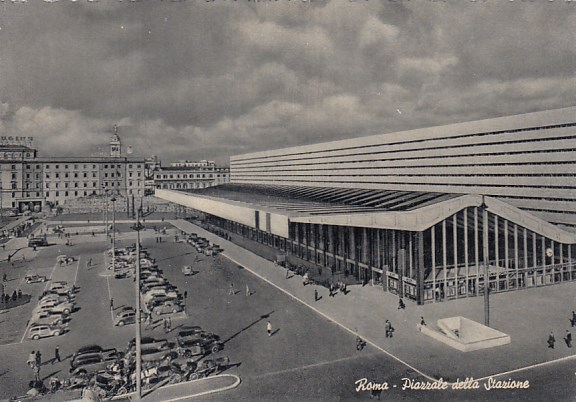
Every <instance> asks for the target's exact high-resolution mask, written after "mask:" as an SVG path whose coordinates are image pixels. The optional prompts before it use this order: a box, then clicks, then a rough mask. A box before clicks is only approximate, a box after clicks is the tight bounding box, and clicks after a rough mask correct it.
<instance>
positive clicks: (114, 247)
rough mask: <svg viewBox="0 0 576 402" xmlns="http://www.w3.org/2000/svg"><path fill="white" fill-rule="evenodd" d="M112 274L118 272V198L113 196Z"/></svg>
mask: <svg viewBox="0 0 576 402" xmlns="http://www.w3.org/2000/svg"><path fill="white" fill-rule="evenodd" d="M110 201H112V273H115V272H116V197H114V196H112V198H111V199H110Z"/></svg>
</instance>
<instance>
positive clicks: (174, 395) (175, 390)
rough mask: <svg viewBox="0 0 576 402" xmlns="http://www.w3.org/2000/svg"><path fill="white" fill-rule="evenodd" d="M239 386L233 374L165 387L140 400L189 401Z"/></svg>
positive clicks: (158, 401) (238, 380)
mask: <svg viewBox="0 0 576 402" xmlns="http://www.w3.org/2000/svg"><path fill="white" fill-rule="evenodd" d="M239 384H240V377H238V376H235V375H233V374H221V375H217V376H213V377H206V378H200V379H198V380H194V381H187V382H181V383H179V384H174V385H165V386H163V387H161V388H158V389H157V390H154V391H153V392H150V393H149V394H146V393H144V395H143V397H142V400H143V401H145V402H169V401H178V400H189V399H190V398H197V397H200V396H204V395H209V394H213V393H216V392H221V391H226V390H229V389H232V388H236V387H237V386H238V385H239Z"/></svg>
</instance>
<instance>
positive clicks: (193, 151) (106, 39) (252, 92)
mask: <svg viewBox="0 0 576 402" xmlns="http://www.w3.org/2000/svg"><path fill="white" fill-rule="evenodd" d="M0 7H2V13H1V14H0V27H2V30H1V31H0V40H1V41H2V50H1V53H0V71H2V74H0V132H4V133H10V135H26V136H30V135H33V136H35V137H36V139H37V144H38V145H39V146H41V154H42V155H50V154H52V153H54V154H71V155H72V154H83V153H84V154H90V153H92V152H94V149H97V148H98V147H102V146H106V145H107V142H108V136H109V131H110V129H111V127H112V126H113V125H114V124H119V125H120V126H121V136H122V140H123V141H124V143H125V144H127V145H132V146H133V147H134V149H135V152H136V153H139V154H142V155H147V154H157V155H159V156H160V157H161V158H162V159H165V160H166V159H167V160H171V159H216V160H220V161H226V160H227V158H228V157H229V156H230V155H234V154H238V153H243V152H251V151H253V150H262V149H268V148H281V147H284V146H291V145H297V144H300V143H313V142H319V141H329V140H333V139H339V138H350V137H356V136H363V135H370V134H376V133H383V132H390V131H397V130H404V129H410V128H416V127H421V126H428V125H438V124H446V123H452V122H459V121H466V120H471V119H476V118H489V117H497V116H501V115H505V114H516V113H523V112H530V111H535V110H543V109H548V108H556V107H564V106H570V105H573V104H574V100H573V95H572V94H571V92H570V89H571V88H574V86H575V82H574V67H573V65H574V60H575V59H576V49H575V47H574V43H575V41H576V36H575V35H576V34H575V32H576V16H575V15H574V13H573V12H571V11H573V8H570V4H567V3H565V2H534V3H531V2H522V4H520V2H460V1H452V0H448V1H446V2H416V1H410V2H376V1H370V2H364V1H356V2H349V1H322V2H317V1H314V2H306V3H304V2H287V1H282V2H258V3H256V2H221V3H219V4H212V2H209V3H205V2H191V1H186V2H160V1H158V2H133V3H132V2H127V1H125V2H115V1H111V2H93V3H89V2H77V3H76V4H71V3H67V2H58V3H54V4H48V3H44V2H35V3H33V4H32V3H30V2H29V3H27V4H26V5H21V6H19V7H11V6H9V5H2V6H0ZM8 105H9V106H8ZM397 109H398V110H401V111H402V113H401V114H399V113H397ZM120 123H121V124H120Z"/></svg>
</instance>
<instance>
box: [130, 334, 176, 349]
mask: <svg viewBox="0 0 576 402" xmlns="http://www.w3.org/2000/svg"><path fill="white" fill-rule="evenodd" d="M172 346H173V344H170V343H169V342H168V340H167V339H155V338H151V337H143V338H142V339H140V350H145V349H146V350H147V349H155V350H165V349H171V348H172ZM135 347H136V339H135V338H132V340H130V342H129V343H128V349H127V351H128V352H133V351H134V348H135Z"/></svg>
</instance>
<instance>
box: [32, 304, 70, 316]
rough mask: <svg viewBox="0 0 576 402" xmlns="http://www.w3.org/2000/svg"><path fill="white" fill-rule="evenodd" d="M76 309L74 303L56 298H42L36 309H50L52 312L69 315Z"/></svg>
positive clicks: (36, 310)
mask: <svg viewBox="0 0 576 402" xmlns="http://www.w3.org/2000/svg"><path fill="white" fill-rule="evenodd" d="M73 310H74V304H72V303H67V302H62V303H60V302H57V301H54V300H41V301H40V303H39V304H38V306H36V308H35V309H34V312H35V313H40V312H43V311H49V312H51V313H62V314H64V315H69V314H70V313H72V311H73Z"/></svg>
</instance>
